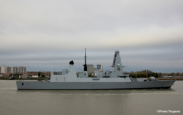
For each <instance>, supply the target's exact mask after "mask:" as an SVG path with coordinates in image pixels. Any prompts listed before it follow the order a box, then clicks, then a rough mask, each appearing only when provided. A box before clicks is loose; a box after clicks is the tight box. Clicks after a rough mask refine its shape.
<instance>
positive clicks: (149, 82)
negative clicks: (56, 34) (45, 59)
mask: <svg viewBox="0 0 183 115" xmlns="http://www.w3.org/2000/svg"><path fill="white" fill-rule="evenodd" d="M83 66H84V71H83V72H81V73H79V74H78V75H77V74H76V71H75V68H74V61H70V62H69V69H68V73H67V74H64V75H63V74H62V75H54V73H53V72H51V78H50V80H48V81H16V85H17V89H18V90H27V89H31V90H43V89H44V90H51V89H54V90H56V89H155V88H170V87H171V86H172V85H173V84H174V82H175V80H158V79H155V77H150V78H149V79H147V78H132V77H130V76H129V74H128V73H125V72H123V66H122V63H121V57H120V54H119V51H115V54H114V58H113V63H112V71H106V72H104V71H103V69H97V68H95V69H94V73H95V74H94V75H93V77H88V72H87V64H86V49H85V64H84V65H83Z"/></svg>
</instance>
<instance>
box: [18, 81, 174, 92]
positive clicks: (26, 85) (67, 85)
mask: <svg viewBox="0 0 183 115" xmlns="http://www.w3.org/2000/svg"><path fill="white" fill-rule="evenodd" d="M174 82H175V80H167V81H166V80H163V81H148V82H36V81H35V82H32V81H17V82H16V85H17V89H18V90H23V89H24V90H25V89H26V90H27V89H32V90H39V89H45V90H49V89H141V88H143V89H145V88H153V89H154V88H170V87H171V86H172V85H173V84H174Z"/></svg>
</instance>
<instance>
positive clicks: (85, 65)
mask: <svg viewBox="0 0 183 115" xmlns="http://www.w3.org/2000/svg"><path fill="white" fill-rule="evenodd" d="M83 66H84V71H87V64H86V48H85V64H84V65H83Z"/></svg>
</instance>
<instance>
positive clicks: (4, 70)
mask: <svg viewBox="0 0 183 115" xmlns="http://www.w3.org/2000/svg"><path fill="white" fill-rule="evenodd" d="M0 72H1V73H21V74H25V73H27V68H26V67H24V66H16V67H15V66H14V67H6V66H4V65H3V66H1V71H0Z"/></svg>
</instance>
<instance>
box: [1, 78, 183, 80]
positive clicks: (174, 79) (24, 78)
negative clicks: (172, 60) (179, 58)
mask: <svg viewBox="0 0 183 115" xmlns="http://www.w3.org/2000/svg"><path fill="white" fill-rule="evenodd" d="M156 79H159V80H183V78H156ZM0 80H48V78H34V79H32V78H21V79H9V78H7V79H4V78H3V79H2V78H0Z"/></svg>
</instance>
